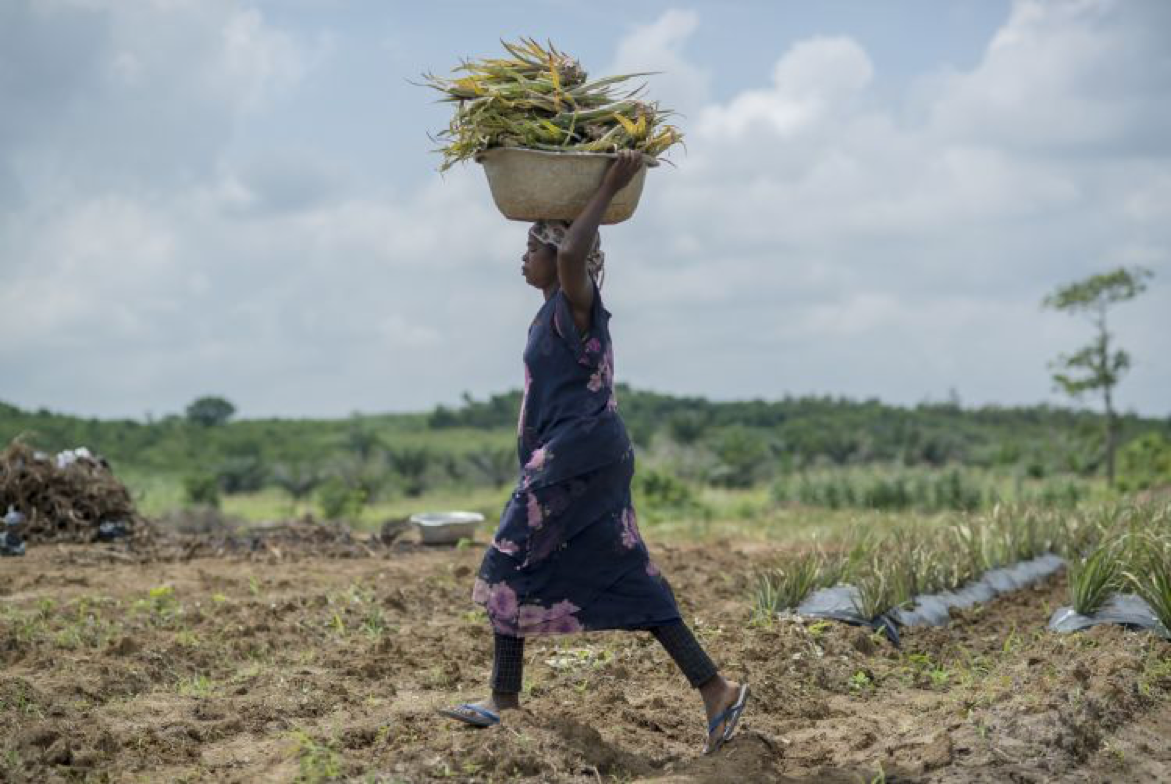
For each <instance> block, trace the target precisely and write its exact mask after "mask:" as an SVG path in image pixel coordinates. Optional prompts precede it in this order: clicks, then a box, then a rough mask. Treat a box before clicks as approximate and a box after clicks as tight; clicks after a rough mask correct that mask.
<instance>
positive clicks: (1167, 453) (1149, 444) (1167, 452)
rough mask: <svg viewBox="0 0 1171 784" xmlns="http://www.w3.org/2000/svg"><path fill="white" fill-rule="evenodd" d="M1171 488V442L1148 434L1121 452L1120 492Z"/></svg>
mask: <svg viewBox="0 0 1171 784" xmlns="http://www.w3.org/2000/svg"><path fill="white" fill-rule="evenodd" d="M1163 485H1171V440H1168V439H1167V437H1166V436H1164V435H1163V434H1162V433H1153V432H1152V433H1147V434H1146V435H1142V436H1139V437H1138V438H1136V439H1134V440H1133V441H1131V442H1130V443H1128V444H1127V445H1126V446H1124V447H1123V448H1122V449H1120V450H1119V451H1118V489H1119V490H1122V491H1123V492H1132V491H1135V490H1149V489H1150V488H1152V487H1160V486H1163Z"/></svg>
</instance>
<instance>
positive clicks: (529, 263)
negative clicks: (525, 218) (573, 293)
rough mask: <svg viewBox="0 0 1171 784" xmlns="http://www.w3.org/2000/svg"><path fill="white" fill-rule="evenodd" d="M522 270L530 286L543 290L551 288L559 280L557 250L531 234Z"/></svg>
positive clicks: (522, 260) (522, 261)
mask: <svg viewBox="0 0 1171 784" xmlns="http://www.w3.org/2000/svg"><path fill="white" fill-rule="evenodd" d="M520 271H521V274H522V275H524V277H525V282H526V283H528V284H529V285H530V286H533V287H534V288H538V289H542V290H544V289H547V288H549V286H550V285H552V284H553V283H554V282H555V281H556V280H557V253H556V251H555V250H554V249H553V247H552V246H550V245H546V244H545V243H543V242H541V241H540V240H538V239H536V238H535V237H533V235H532V234H530V235H529V239H528V247H526V248H525V255H524V257H523V258H522V259H521V267H520Z"/></svg>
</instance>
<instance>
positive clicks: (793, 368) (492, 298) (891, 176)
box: [0, 1, 1171, 415]
mask: <svg viewBox="0 0 1171 784" xmlns="http://www.w3.org/2000/svg"><path fill="white" fill-rule="evenodd" d="M1163 8H1164V7H1163V6H1161V5H1158V4H1140V3H1123V4H1115V3H1100V2H1088V1H1087V2H1073V3H1062V4H1058V3H1032V2H1022V3H1019V4H1018V5H1017V6H1016V7H1015V8H1014V11H1013V13H1012V15H1011V16H1010V18H1009V19H1008V20H1007V21H1006V23H1005V25H1004V27H1003V29H1002V30H1001V31H1000V32H999V33H998V34H997V36H996V37H995V39H994V40H993V41H992V42H990V44H989V46H988V49H987V51H986V52H985V53H984V56H983V58H982V59H981V61H980V62H979V63H978V64H977V65H976V66H975V67H974V68H972V69H971V70H968V71H964V72H957V71H947V72H943V73H932V74H924V75H923V76H922V78H921V79H920V80H918V82H917V83H916V84H915V85H913V87H912V88H910V92H914V94H915V101H914V103H913V105H903V104H896V103H893V102H892V101H890V99H888V98H884V96H883V95H880V94H878V93H877V92H876V90H875V84H876V82H877V81H878V80H879V79H880V78H881V77H882V76H883V74H882V73H881V72H880V68H881V64H880V63H879V62H876V61H875V60H874V59H872V57H871V56H870V55H869V54H868V53H867V51H866V49H865V47H864V46H863V45H862V43H861V42H860V40H857V39H854V38H851V37H847V36H835V37H814V38H810V39H807V40H803V41H798V42H796V43H794V44H793V45H791V46H789V47H788V48H787V49H786V50H784V51H778V52H777V59H776V61H775V64H774V66H773V68H772V70H771V72H763V73H760V74H757V75H755V76H754V77H752V76H750V77H748V78H747V79H746V81H745V83H744V84H743V85H742V86H741V88H740V89H739V90H738V91H737V92H735V93H734V94H731V95H729V96H728V97H727V98H726V99H725V100H720V101H718V102H717V101H715V100H713V98H712V96H711V89H710V84H711V74H710V72H709V70H708V69H707V68H706V67H705V66H703V65H701V64H697V63H696V62H695V61H693V59H692V58H691V57H689V56H688V55H687V54H686V49H687V45H688V42H689V41H690V40H691V39H692V38H693V37H694V34H695V32H696V31H697V30H698V29H699V24H700V20H699V17H698V15H697V14H695V13H694V12H686V11H677V10H676V11H670V12H668V13H666V14H664V15H663V16H661V17H660V18H659V19H657V20H655V21H654V22H652V23H650V24H649V25H643V26H641V27H638V28H636V29H632V30H631V32H630V34H629V35H628V36H627V37H625V38H624V39H623V40H622V41H620V42H619V43H618V45H617V51H616V55H615V62H614V64H613V66H612V70H614V71H630V70H642V69H656V70H657V69H662V70H666V71H667V72H668V73H667V74H665V75H664V77H656V78H655V80H653V81H652V86H653V92H652V96H654V97H660V98H662V99H663V102H664V103H671V104H673V105H675V106H676V107H677V108H680V109H684V108H686V109H687V110H688V111H689V113H690V114H691V115H692V120H691V121H690V122H683V123H681V124H682V126H683V129H684V131H685V132H687V134H688V148H689V152H688V154H687V155H685V156H684V155H680V156H675V158H676V160H677V163H678V165H679V168H678V169H673V168H671V167H661V168H659V169H657V170H655V171H653V172H651V173H650V174H649V175H648V179H647V186H646V190H645V192H644V196H643V204H642V206H640V208H639V213H638V215H637V217H636V220H634V221H632V222H630V223H627V224H622V225H619V226H614V227H610V228H607V229H605V230H604V235H605V246H606V251H607V257H608V263H607V266H608V274H607V285H606V290H605V295H606V299H607V305H608V307H609V308H610V309H611V310H612V311H613V313H614V314H615V318H614V322H613V329H614V332H615V335H616V337H617V340H618V348H617V351H618V355H619V356H618V367H619V377H620V378H621V379H623V380H627V381H631V382H633V383H636V384H640V385H646V386H650V387H653V388H657V389H662V390H667V391H675V392H687V393H701V394H709V395H716V396H720V397H738V398H744V397H752V396H764V397H776V396H779V395H782V394H784V393H785V392H796V393H802V392H830V393H835V394H849V395H854V396H867V397H868V396H873V395H877V396H880V397H882V398H885V399H889V400H895V401H900V402H914V401H916V400H919V399H922V398H923V397H924V396H929V395H930V396H934V397H936V398H939V397H942V396H943V395H944V394H946V391H947V390H948V388H950V387H955V388H956V389H958V390H959V391H960V393H961V395H962V396H963V398H964V399H965V401H971V402H982V401H992V400H995V401H1004V402H1028V401H1036V400H1038V399H1044V398H1047V397H1049V396H1050V392H1049V382H1048V378H1047V372H1046V369H1045V362H1046V361H1047V360H1048V359H1050V358H1051V357H1053V356H1054V355H1055V354H1057V353H1058V352H1060V351H1068V350H1069V349H1071V348H1074V347H1076V346H1077V345H1080V344H1081V343H1082V342H1084V341H1085V339H1086V334H1085V329H1084V325H1082V324H1080V323H1079V322H1077V321H1076V320H1073V319H1066V318H1064V317H1062V316H1060V315H1058V314H1046V313H1043V312H1041V311H1040V310H1039V307H1038V304H1039V301H1040V298H1041V297H1042V295H1043V294H1044V293H1046V292H1047V291H1048V290H1050V289H1052V288H1053V287H1054V286H1056V285H1057V284H1059V283H1063V282H1066V281H1069V280H1072V279H1076V278H1078V277H1080V276H1082V275H1086V274H1090V273H1092V272H1096V271H1099V270H1101V269H1104V268H1106V267H1108V266H1111V265H1113V264H1117V263H1123V262H1125V263H1143V264H1145V265H1147V266H1150V267H1153V268H1155V269H1156V271H1157V274H1158V277H1157V278H1156V281H1155V285H1153V286H1152V288H1151V290H1150V291H1149V292H1148V293H1147V294H1145V295H1144V296H1143V298H1142V299H1140V300H1139V301H1138V302H1136V303H1133V304H1130V305H1127V306H1125V308H1123V309H1120V310H1119V316H1118V320H1117V322H1116V324H1117V328H1116V331H1117V333H1118V335H1119V338H1120V340H1121V341H1122V343H1123V345H1125V346H1126V347H1127V348H1128V349H1129V350H1131V352H1132V354H1133V355H1134V356H1135V358H1136V367H1135V370H1134V372H1133V374H1132V376H1131V377H1129V378H1128V379H1127V380H1126V381H1125V382H1124V384H1123V387H1122V400H1123V405H1128V404H1133V405H1138V406H1140V407H1141V408H1143V409H1145V410H1147V411H1152V412H1161V413H1162V412H1166V401H1165V394H1164V393H1165V389H1166V388H1167V387H1168V385H1169V384H1171V364H1169V362H1168V360H1167V359H1166V351H1165V346H1163V345H1162V344H1161V340H1162V336H1163V335H1165V334H1167V333H1168V332H1169V331H1171V263H1169V261H1168V259H1169V258H1171V149H1168V143H1167V142H1166V140H1167V139H1171V123H1169V121H1168V113H1167V109H1166V101H1165V96H1166V95H1167V94H1168V92H1171V73H1168V70H1167V68H1166V67H1164V66H1161V65H1160V64H1161V63H1166V62H1167V51H1168V47H1167V44H1166V43H1165V42H1163V41H1162V39H1161V38H1159V36H1157V35H1155V33H1154V32H1152V30H1153V29H1154V28H1157V27H1158V26H1159V24H1160V23H1161V22H1162V21H1163V20H1164V19H1165V18H1166V12H1165V11H1164V10H1163ZM14 9H15V10H14ZM704 23H705V24H715V22H714V21H713V20H707V21H705V22H704ZM14 31H15V32H14ZM319 40H329V39H328V38H327V37H324V38H320V39H318V38H309V39H307V38H306V37H304V36H299V35H294V34H292V33H290V32H289V31H287V30H284V29H280V28H279V27H277V26H274V25H272V24H271V23H270V22H269V21H267V20H266V19H265V18H264V17H263V16H261V15H260V14H259V13H257V12H255V11H253V10H251V9H248V8H244V7H241V5H240V4H237V3H228V2H208V3H194V2H192V3H178V2H168V3H162V2H160V3H153V4H121V3H99V2H96V1H95V2H92V3H85V4H82V3H64V2H58V3H55V4H45V3H36V4H28V3H25V4H18V5H16V6H11V5H9V6H6V7H5V9H4V10H0V69H3V68H7V67H12V68H15V69H18V70H19V72H21V73H27V74H29V75H30V78H29V79H27V80H24V81H22V82H18V83H16V84H15V85H14V84H13V83H10V82H5V83H3V84H0V107H2V108H3V109H5V111H3V112H0V204H5V205H7V209H6V210H4V211H0V274H2V275H3V281H4V285H3V286H2V287H0V364H2V365H3V366H4V367H5V368H6V369H7V368H12V369H14V370H11V371H8V372H9V373H10V374H14V376H15V377H16V378H17V381H16V382H15V383H13V382H12V381H11V380H10V379H11V378H12V377H13V375H10V376H9V379H6V381H5V385H4V388H5V389H6V390H12V391H11V392H8V393H6V394H13V395H15V396H16V398H15V400H16V402H21V403H25V404H28V405H48V406H50V407H59V408H64V409H67V410H76V411H83V412H96V413H104V414H113V413H118V414H131V415H133V414H139V413H141V412H142V411H144V410H146V409H148V408H149V409H153V410H156V411H158V410H160V409H161V410H178V409H179V408H180V407H181V406H182V405H183V404H185V403H186V402H187V401H188V400H190V399H191V398H192V397H194V396H195V395H196V394H202V393H205V392H210V391H215V392H217V393H220V394H226V395H228V396H229V397H230V398H231V399H233V400H234V401H235V402H237V404H239V405H240V407H241V409H242V411H243V412H244V413H246V414H253V413H255V414H262V413H263V414H267V413H283V414H317V413H329V414H341V413H346V412H348V411H350V410H353V409H361V410H368V411H370V410H388V409H412V408H413V409H419V408H425V407H428V406H430V405H433V404H434V403H435V402H437V401H440V400H444V401H449V402H450V401H454V400H456V399H457V397H458V395H459V393H460V392H461V391H463V390H465V389H468V390H471V391H473V392H476V393H478V394H483V393H486V392H489V391H497V390H500V389H503V388H506V387H510V386H516V385H517V384H518V383H519V381H520V374H519V368H520V360H519V354H520V351H521V345H522V342H523V336H524V330H525V328H526V326H527V324H528V322H529V319H530V318H531V315H532V312H533V311H534V310H535V308H536V307H537V306H538V305H539V295H538V294H537V293H536V292H533V291H531V290H529V289H527V288H525V287H524V284H523V281H522V280H521V278H520V273H519V265H520V254H521V252H522V247H523V237H524V231H525V227H524V225H523V224H519V223H511V222H508V221H504V220H502V219H501V218H500V216H499V215H498V214H497V213H496V212H495V209H494V207H493V206H492V204H491V201H490V199H489V196H488V190H487V188H486V187H485V183H484V181H483V175H482V174H481V172H480V169H479V167H477V166H474V165H469V166H467V167H457V168H456V169H455V170H453V171H451V172H449V173H448V174H447V176H446V177H444V178H442V179H440V178H433V179H432V180H431V181H429V182H428V183H426V184H423V185H419V186H417V187H412V186H413V184H412V183H409V182H399V183H396V184H395V185H394V186H393V187H392V186H386V185H382V184H381V183H377V182H375V180H376V179H377V178H373V177H372V178H365V179H363V178H362V177H360V176H356V175H355V173H353V172H349V171H346V170H344V169H342V168H339V167H338V166H336V165H335V164H333V163H331V162H330V160H329V159H328V157H327V156H328V150H322V149H313V148H311V147H307V146H305V145H304V144H300V145H294V144H283V143H275V144H269V145H253V148H255V149H254V150H253V151H252V152H250V153H248V154H232V148H233V145H234V142H235V140H236V137H237V135H238V134H239V133H240V132H241V129H247V128H249V127H251V126H250V125H249V123H252V122H255V121H256V120H257V119H258V118H264V117H265V116H266V114H265V113H266V112H267V111H269V110H270V109H271V107H273V106H274V105H279V104H280V102H281V101H283V100H288V99H289V98H294V97H295V96H296V95H297V90H298V89H300V88H301V87H302V86H303V85H304V84H305V82H306V81H307V79H308V75H309V74H311V73H312V72H313V70H314V69H315V68H318V67H320V66H321V63H322V62H323V61H322V60H321V57H324V56H327V55H323V54H322V52H323V51H325V52H328V47H325V48H324V49H323V48H322V47H321V46H319V45H318V44H316V43H314V41H319ZM62 45H64V46H62ZM62 51H64V52H67V53H71V54H69V56H63V55H61V54H60V52H62ZM1063 64H1064V65H1063ZM34 88H35V89H34ZM46 96H49V97H46ZM10 107H11V108H12V109H13V111H11V112H9V111H7V109H8V108H10ZM82 120H84V122H82ZM1074 125H1076V126H1077V127H1066V126H1074ZM6 176H7V178H8V179H7V184H5V182H6V181H5V177H6ZM6 194H7V195H6ZM1054 399H1055V398H1054Z"/></svg>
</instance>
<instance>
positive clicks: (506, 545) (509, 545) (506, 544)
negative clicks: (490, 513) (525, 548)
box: [492, 539, 520, 555]
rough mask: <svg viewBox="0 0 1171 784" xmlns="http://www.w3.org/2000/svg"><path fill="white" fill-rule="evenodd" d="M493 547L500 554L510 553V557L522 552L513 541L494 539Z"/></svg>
mask: <svg viewBox="0 0 1171 784" xmlns="http://www.w3.org/2000/svg"><path fill="white" fill-rule="evenodd" d="M492 546H493V547H495V548H496V549H497V550H499V551H500V552H502V553H508V554H509V555H516V554H517V553H518V552H520V548H519V547H518V546H517V544H516V542H514V541H512V540H511V539H493V540H492Z"/></svg>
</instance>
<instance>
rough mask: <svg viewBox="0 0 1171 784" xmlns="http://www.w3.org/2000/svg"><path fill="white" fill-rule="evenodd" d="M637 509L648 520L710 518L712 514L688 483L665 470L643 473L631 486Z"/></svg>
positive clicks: (635, 477) (639, 474) (636, 476)
mask: <svg viewBox="0 0 1171 784" xmlns="http://www.w3.org/2000/svg"><path fill="white" fill-rule="evenodd" d="M632 485H633V490H634V495H635V506H636V507H637V508H638V510H639V514H640V515H642V516H643V517H644V518H645V519H646V520H648V521H651V522H656V521H658V520H662V519H665V518H667V517H684V518H692V519H695V518H699V519H707V518H708V517H709V516H710V515H711V511H710V510H709V509H708V508H707V506H705V505H704V504H703V502H702V501H700V500H699V498H698V497H697V496H696V495H695V491H694V490H692V488H691V486H690V485H688V484H686V483H685V482H682V481H680V480H679V479H678V478H676V477H675V476H673V475H672V474H669V473H666V472H664V471H655V470H640V471H638V472H637V473H636V474H635V475H634V482H633V483H632Z"/></svg>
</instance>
